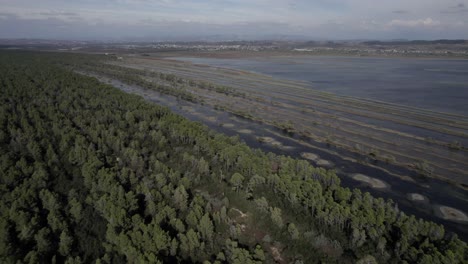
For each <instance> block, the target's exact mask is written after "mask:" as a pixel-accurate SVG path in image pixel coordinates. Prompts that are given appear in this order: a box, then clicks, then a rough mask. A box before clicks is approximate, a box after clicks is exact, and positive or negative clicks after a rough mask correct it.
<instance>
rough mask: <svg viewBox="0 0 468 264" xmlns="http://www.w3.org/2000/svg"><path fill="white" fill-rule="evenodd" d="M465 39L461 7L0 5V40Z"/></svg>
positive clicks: (176, 0)
mask: <svg viewBox="0 0 468 264" xmlns="http://www.w3.org/2000/svg"><path fill="white" fill-rule="evenodd" d="M212 35H221V36H227V37H229V36H241V37H244V38H257V39H262V38H265V37H269V36H270V37H271V36H281V35H284V36H301V37H306V38H310V39H399V38H406V39H440V38H451V39H453V38H457V39H460V38H464V39H468V0H192V1H188V0H0V38H46V39H77V40H78V39H85V40H90V39H94V40H110V39H114V40H118V39H129V38H144V39H152V40H164V39H170V38H184V37H186V38H192V37H196V36H212Z"/></svg>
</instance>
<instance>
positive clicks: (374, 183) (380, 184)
mask: <svg viewBox="0 0 468 264" xmlns="http://www.w3.org/2000/svg"><path fill="white" fill-rule="evenodd" d="M351 177H352V178H353V179H355V180H356V181H360V182H364V183H367V184H369V185H370V186H371V187H372V188H376V189H385V188H388V187H389V185H388V184H387V183H386V182H384V181H382V180H379V179H375V178H371V177H369V176H367V175H364V174H360V173H356V174H353V175H352V176H351Z"/></svg>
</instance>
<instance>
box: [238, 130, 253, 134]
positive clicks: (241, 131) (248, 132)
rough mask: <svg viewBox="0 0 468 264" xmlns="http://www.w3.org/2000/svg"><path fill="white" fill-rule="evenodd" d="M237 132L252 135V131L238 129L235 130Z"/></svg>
mask: <svg viewBox="0 0 468 264" xmlns="http://www.w3.org/2000/svg"><path fill="white" fill-rule="evenodd" d="M237 132H239V133H241V134H252V133H253V131H252V130H250V129H239V130H237Z"/></svg>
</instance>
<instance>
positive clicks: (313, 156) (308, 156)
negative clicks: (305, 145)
mask: <svg viewBox="0 0 468 264" xmlns="http://www.w3.org/2000/svg"><path fill="white" fill-rule="evenodd" d="M301 157H303V158H304V159H308V160H312V161H316V160H318V159H319V156H318V155H316V154H314V153H310V152H302V153H301Z"/></svg>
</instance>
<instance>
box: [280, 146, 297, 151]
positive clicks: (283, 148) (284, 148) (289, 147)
mask: <svg viewBox="0 0 468 264" xmlns="http://www.w3.org/2000/svg"><path fill="white" fill-rule="evenodd" d="M280 149H282V150H293V149H295V147H293V146H281V147H280Z"/></svg>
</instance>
